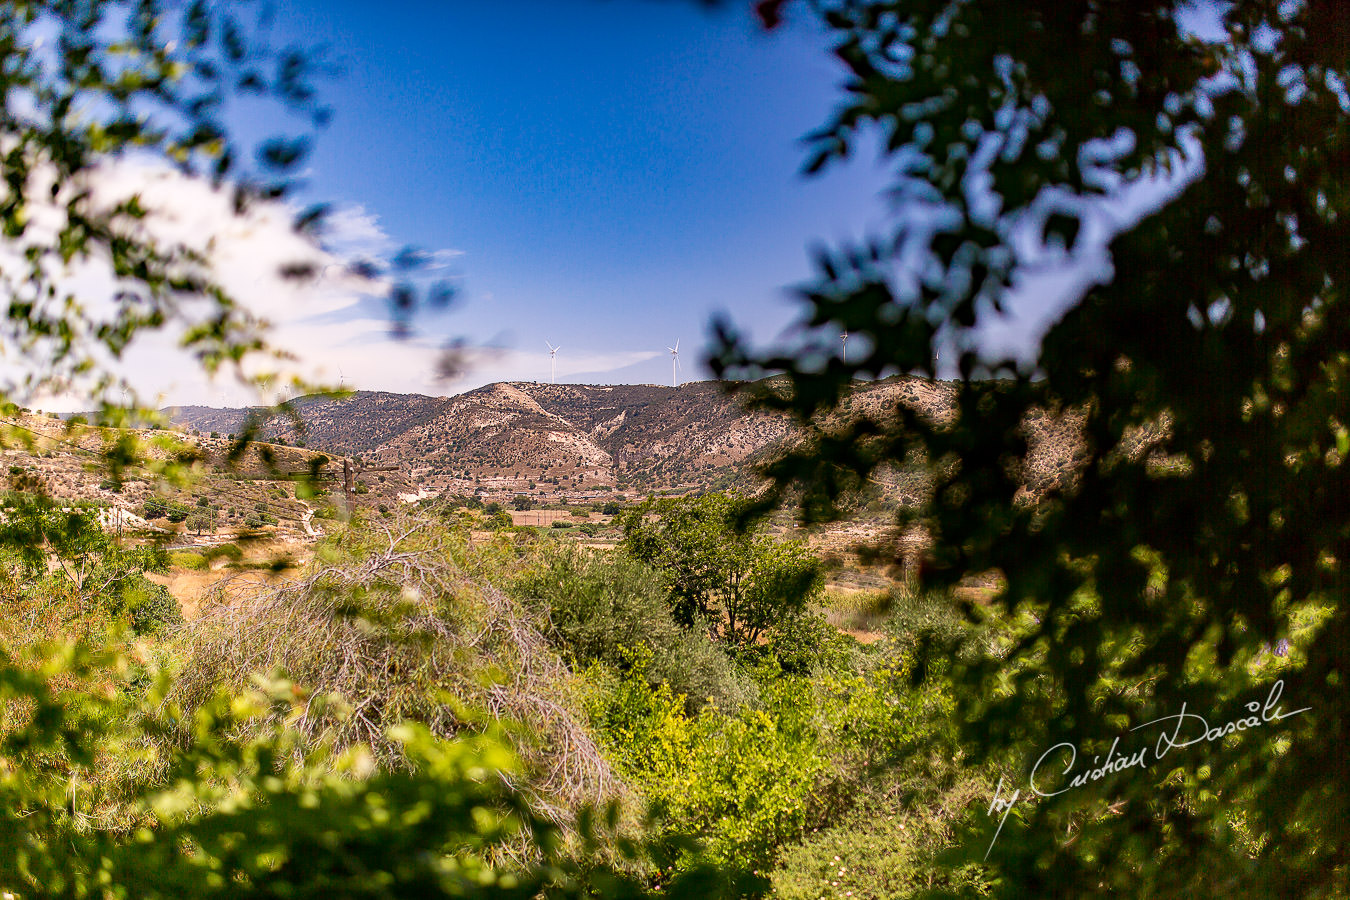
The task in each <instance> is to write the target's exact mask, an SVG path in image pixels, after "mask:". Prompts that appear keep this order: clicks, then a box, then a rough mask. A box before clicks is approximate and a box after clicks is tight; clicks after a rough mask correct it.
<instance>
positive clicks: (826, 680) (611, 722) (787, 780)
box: [587, 658, 952, 867]
mask: <svg viewBox="0 0 1350 900" xmlns="http://www.w3.org/2000/svg"><path fill="white" fill-rule="evenodd" d="M644 665H645V658H639V659H637V660H635V661H634V665H633V666H632V668H631V669H630V670H629V672H628V673H627V674H624V675H621V674H619V673H618V672H616V671H615V670H613V669H609V668H606V667H601V666H596V667H594V668H592V669H591V670H589V671H588V672H587V680H588V682H589V683H590V684H591V685H592V688H593V690H592V693H591V694H590V696H589V697H588V700H587V703H588V708H589V709H590V715H591V718H592V721H593V722H595V724H596V726H597V728H599V730H600V732H601V734H602V735H603V737H604V738H605V740H606V743H607V746H609V748H610V750H611V753H612V754H613V756H614V758H615V760H616V762H617V763H618V765H619V766H620V768H621V770H622V771H624V772H626V773H628V774H629V775H630V777H632V778H633V779H634V780H635V781H636V782H637V783H638V784H640V785H641V786H642V787H643V788H644V791H645V793H646V795H647V796H648V797H649V798H650V799H651V800H652V801H653V802H655V803H656V804H657V805H658V807H659V808H660V809H661V810H663V811H664V812H665V813H666V814H667V815H668V816H669V817H670V819H669V821H670V823H671V826H672V827H673V828H674V829H676V830H682V829H690V830H693V831H694V832H695V833H697V834H699V835H700V836H702V837H703V838H704V839H705V840H706V842H707V847H708V852H709V853H710V854H711V855H712V856H713V857H714V858H717V859H724V860H739V861H743V862H746V863H749V864H751V865H754V866H759V867H767V866H768V865H770V864H771V863H772V860H773V859H774V857H775V856H776V855H777V854H778V853H779V852H780V851H781V850H782V848H784V847H786V846H788V845H790V844H792V843H794V842H796V841H799V840H801V839H802V838H803V837H804V836H805V835H807V834H808V833H813V832H814V831H815V830H817V829H819V828H820V827H822V826H826V825H829V824H830V823H831V822H834V821H837V820H838V819H839V817H840V816H841V815H843V814H846V813H848V811H849V810H851V809H853V808H854V807H855V806H857V805H859V804H862V803H864V802H867V801H869V800H870V801H872V802H880V801H882V799H883V798H884V797H886V796H887V794H888V793H890V792H892V791H894V790H908V791H909V792H911V793H923V794H924V795H925V796H927V795H929V794H931V793H932V790H931V788H932V782H933V780H934V779H933V778H932V777H931V772H932V767H933V762H932V759H936V758H938V757H933V758H932V759H930V757H929V756H928V754H929V753H942V754H945V755H946V757H947V760H948V762H947V763H946V764H945V767H946V768H947V769H949V770H950V769H951V768H952V766H951V759H952V750H951V745H950V743H949V741H948V739H947V737H946V736H945V726H943V725H941V722H942V721H943V716H945V715H949V714H950V712H951V709H952V703H951V698H950V695H949V694H947V693H946V691H945V689H943V688H941V687H940V686H938V685H937V684H935V683H934V684H926V685H924V686H922V687H920V688H917V689H916V688H913V687H911V679H910V674H911V673H910V672H909V670H908V669H906V668H900V669H896V668H889V667H885V666H883V667H879V668H876V669H873V670H871V671H866V672H850V673H841V674H838V675H826V676H823V677H821V678H818V679H811V678H804V677H801V676H793V675H788V674H786V673H784V672H782V670H780V669H778V668H776V667H774V666H772V665H769V666H767V667H765V668H763V669H761V670H760V671H759V673H758V674H759V681H760V686H761V703H760V704H758V705H757V706H754V707H751V706H745V707H741V708H740V709H738V710H731V711H723V710H720V709H718V708H717V707H715V706H711V705H709V706H707V707H704V708H703V709H702V710H700V711H699V712H698V713H697V715H694V714H691V713H689V712H687V711H686V709H685V707H684V704H683V703H682V702H681V700H680V698H679V697H678V696H677V695H675V694H674V693H673V692H672V691H671V690H670V688H669V686H667V685H664V684H663V685H657V686H655V687H653V686H652V685H651V683H650V682H649V680H648V679H646V678H645V677H644V672H643V666H644ZM934 748H940V749H938V750H935V749H934Z"/></svg>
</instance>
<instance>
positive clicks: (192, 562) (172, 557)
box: [169, 550, 207, 572]
mask: <svg viewBox="0 0 1350 900" xmlns="http://www.w3.org/2000/svg"><path fill="white" fill-rule="evenodd" d="M169 565H171V566H174V567H175V568H179V569H191V570H192V571H194V572H197V571H201V570H203V569H205V568H206V565H207V564H206V557H204V556H202V555H201V554H200V553H193V552H191V551H189V550H176V551H174V552H173V553H170V554H169Z"/></svg>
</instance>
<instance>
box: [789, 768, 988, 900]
mask: <svg viewBox="0 0 1350 900" xmlns="http://www.w3.org/2000/svg"><path fill="white" fill-rule="evenodd" d="M993 787H994V786H993V785H992V784H989V783H988V782H986V781H984V780H976V779H972V780H970V781H966V782H963V783H961V784H960V785H959V786H958V787H956V788H954V789H952V790H951V791H949V792H947V793H945V794H943V795H941V796H940V797H939V798H937V802H935V803H932V804H925V805H922V806H920V805H917V804H916V805H912V806H910V807H909V808H907V809H903V810H900V811H895V810H887V809H884V808H883V809H867V810H863V811H860V812H858V813H855V814H854V815H852V816H850V817H849V818H848V819H847V820H846V821H844V822H843V823H842V824H840V825H838V826H835V827H833V828H829V829H826V830H823V831H820V832H816V833H813V834H810V835H808V836H807V837H806V838H805V839H804V840H803V841H802V842H801V843H800V844H798V845H795V846H792V847H789V848H787V849H786V850H784V852H783V855H782V860H781V862H780V863H779V866H778V867H777V869H776V870H775V871H774V873H773V895H774V896H776V897H782V898H784V900H817V898H819V897H821V896H827V897H853V898H856V900H908V898H917V897H928V896H932V895H933V894H932V892H934V891H936V892H939V894H942V893H949V894H954V895H956V896H962V897H971V896H975V897H981V896H987V895H988V893H989V887H990V885H989V884H988V880H987V879H988V875H987V873H986V872H985V871H984V870H983V869H982V868H981V867H980V866H978V865H977V864H974V863H965V864H963V865H959V866H952V865H949V864H947V863H946V862H945V861H944V860H943V859H942V854H943V853H944V852H945V851H948V850H950V848H951V847H952V846H953V845H954V844H955V842H956V830H955V828H954V827H953V823H954V821H955V820H956V819H958V818H959V817H960V815H961V813H962V812H963V811H964V810H965V809H966V808H967V807H968V806H970V805H971V804H979V803H980V802H981V801H982V800H983V799H984V798H985V797H987V796H989V794H990V793H992V791H993Z"/></svg>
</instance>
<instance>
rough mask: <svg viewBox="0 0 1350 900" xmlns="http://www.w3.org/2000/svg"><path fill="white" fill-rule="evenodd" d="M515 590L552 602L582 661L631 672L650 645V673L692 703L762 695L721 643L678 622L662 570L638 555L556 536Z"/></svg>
mask: <svg viewBox="0 0 1350 900" xmlns="http://www.w3.org/2000/svg"><path fill="white" fill-rule="evenodd" d="M512 590H513V592H514V593H516V594H517V596H521V597H528V598H530V599H532V600H535V601H537V602H539V603H541V604H543V605H544V606H545V607H546V609H545V611H546V612H547V614H548V617H549V621H550V623H551V625H552V633H551V635H550V637H551V638H552V640H553V641H554V643H555V644H557V645H558V646H559V647H561V648H562V649H564V650H566V651H567V652H568V653H570V654H571V655H572V656H573V657H574V658H576V659H577V660H579V661H581V662H583V663H586V662H603V663H606V664H607V665H610V666H613V667H614V668H616V669H617V670H619V671H627V670H630V669H631V668H632V667H633V665H634V659H635V656H634V653H635V651H641V650H643V649H645V650H646V652H647V659H646V662H645V663H644V668H643V673H644V676H645V677H646V679H647V680H648V681H649V682H650V683H651V684H654V685H659V684H664V685H668V686H669V687H670V689H671V690H672V691H673V692H674V693H675V694H676V695H677V696H678V695H682V696H683V697H684V702H685V703H686V705H687V706H688V707H689V708H690V709H691V710H696V709H698V708H699V707H701V706H703V704H705V703H708V702H712V703H715V704H717V705H718V706H720V707H722V708H724V709H734V708H736V707H738V706H740V705H741V704H743V703H745V702H747V701H748V700H750V699H753V697H754V696H755V688H754V685H753V684H751V683H749V681H748V679H745V678H743V677H742V676H741V675H740V674H739V673H738V672H737V671H736V668H735V665H734V664H733V663H732V661H731V659H730V658H729V657H728V656H727V655H726V654H725V653H724V652H723V651H722V650H721V648H719V647H717V646H716V645H715V644H713V643H712V642H711V641H710V640H708V638H707V636H706V635H705V634H704V633H702V632H701V631H699V630H685V629H684V628H681V627H680V626H679V625H678V624H676V622H675V620H674V618H673V617H672V616H671V614H670V609H669V606H668V603H667V599H666V592H665V588H664V587H662V585H661V580H660V578H659V576H658V575H657V574H656V573H655V572H653V571H652V570H651V569H650V568H648V567H647V566H646V565H644V564H642V563H640V562H638V561H637V560H635V559H632V558H631V557H628V556H625V555H623V554H619V553H600V552H597V551H593V550H589V549H587V548H584V547H577V546H574V545H570V546H559V545H556V544H553V543H549V544H548V545H546V546H545V547H544V548H542V549H541V551H540V553H539V558H538V559H537V560H536V561H535V565H534V566H533V567H532V568H531V569H530V570H529V571H527V572H526V574H524V575H523V576H521V577H520V578H519V579H517V580H516V581H515V583H514V584H513V585H512Z"/></svg>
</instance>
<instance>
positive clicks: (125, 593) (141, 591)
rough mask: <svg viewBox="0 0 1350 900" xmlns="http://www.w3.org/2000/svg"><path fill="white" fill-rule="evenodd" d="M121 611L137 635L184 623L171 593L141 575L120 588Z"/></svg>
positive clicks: (133, 577) (135, 576)
mask: <svg viewBox="0 0 1350 900" xmlns="http://www.w3.org/2000/svg"><path fill="white" fill-rule="evenodd" d="M193 555H195V554H193ZM200 558H201V557H198V559H200ZM122 611H123V613H124V615H125V616H126V618H127V621H128V622H129V623H130V624H131V627H132V628H133V629H134V630H135V631H136V632H137V633H138V634H157V633H159V632H161V631H163V630H165V629H166V628H171V627H174V626H177V625H181V624H183V609H182V607H181V606H179V605H178V601H177V600H176V599H174V596H173V594H171V593H169V589H168V588H166V587H165V586H164V585H162V584H155V583H154V582H153V581H151V580H150V579H148V578H146V577H145V576H144V575H134V576H132V577H131V578H130V579H128V581H127V584H126V586H125V587H124V588H123V589H122Z"/></svg>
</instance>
